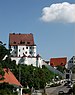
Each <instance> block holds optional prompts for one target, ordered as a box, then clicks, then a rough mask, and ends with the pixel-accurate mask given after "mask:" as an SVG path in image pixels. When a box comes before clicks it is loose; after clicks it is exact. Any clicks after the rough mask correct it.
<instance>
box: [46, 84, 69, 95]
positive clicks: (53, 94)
mask: <svg viewBox="0 0 75 95" xmlns="http://www.w3.org/2000/svg"><path fill="white" fill-rule="evenodd" d="M68 90H69V88H67V87H66V86H63V85H61V86H58V87H51V88H46V94H47V95H58V92H59V91H64V92H65V93H67V92H68Z"/></svg>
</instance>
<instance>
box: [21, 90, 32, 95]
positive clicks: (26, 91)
mask: <svg viewBox="0 0 75 95" xmlns="http://www.w3.org/2000/svg"><path fill="white" fill-rule="evenodd" d="M22 92H23V93H25V94H27V93H29V94H30V93H31V90H30V89H23V91H22Z"/></svg>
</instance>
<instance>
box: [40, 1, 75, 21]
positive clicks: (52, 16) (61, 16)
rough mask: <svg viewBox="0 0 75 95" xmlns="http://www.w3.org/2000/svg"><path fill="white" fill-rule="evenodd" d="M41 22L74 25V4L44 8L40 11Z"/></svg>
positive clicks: (60, 4) (65, 3) (61, 4)
mask: <svg viewBox="0 0 75 95" xmlns="http://www.w3.org/2000/svg"><path fill="white" fill-rule="evenodd" d="M41 20H42V21H44V22H52V21H58V22H65V23H75V4H70V3H68V2H63V3H57V4H52V5H51V6H50V7H45V8H43V10H42V17H41Z"/></svg>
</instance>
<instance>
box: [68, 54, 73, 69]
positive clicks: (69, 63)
mask: <svg viewBox="0 0 75 95" xmlns="http://www.w3.org/2000/svg"><path fill="white" fill-rule="evenodd" d="M74 65H75V56H73V57H72V58H71V59H70V60H69V61H68V69H70V68H72V67H73V66H74Z"/></svg>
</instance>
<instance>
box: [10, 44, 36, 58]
mask: <svg viewBox="0 0 75 95" xmlns="http://www.w3.org/2000/svg"><path fill="white" fill-rule="evenodd" d="M10 53H11V55H13V56H14V57H22V56H24V55H26V56H36V46H11V52H10Z"/></svg>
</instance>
